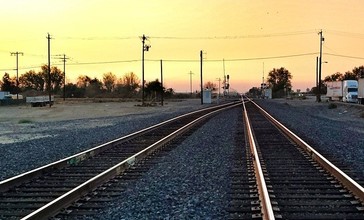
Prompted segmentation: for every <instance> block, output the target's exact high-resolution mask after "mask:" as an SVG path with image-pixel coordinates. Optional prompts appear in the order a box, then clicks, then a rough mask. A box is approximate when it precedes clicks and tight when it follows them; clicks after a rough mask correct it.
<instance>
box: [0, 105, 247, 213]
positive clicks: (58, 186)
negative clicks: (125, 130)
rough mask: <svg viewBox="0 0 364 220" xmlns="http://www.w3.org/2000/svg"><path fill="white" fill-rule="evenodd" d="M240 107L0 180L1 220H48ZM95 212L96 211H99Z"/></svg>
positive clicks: (168, 124) (201, 114)
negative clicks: (204, 124)
mask: <svg viewBox="0 0 364 220" xmlns="http://www.w3.org/2000/svg"><path fill="white" fill-rule="evenodd" d="M238 105H241V102H233V103H228V104H225V105H221V106H216V107H211V108H206V109H202V110H199V111H196V112H193V113H188V114H185V115H183V116H179V117H176V118H174V119H170V120H168V121H165V122H163V123H160V124H158V125H154V126H152V127H149V128H146V129H143V130H141V131H139V132H135V133H133V134H130V135H127V136H125V137H122V138H119V139H116V140H114V141H111V142H108V143H105V144H103V145H100V146H98V147H95V148H92V149H90V150H87V151H84V152H81V153H79V154H77V155H74V156H71V157H68V158H65V159H63V160H60V161H57V162H54V163H52V164H49V165H46V166H43V167H40V168H38V169H35V170H32V171H29V172H27V173H24V174H21V175H18V176H15V177H13V178H10V179H7V180H4V181H1V182H0V219H48V218H49V217H51V216H54V215H56V214H57V213H59V212H60V211H62V210H63V214H64V213H65V212H64V210H65V208H67V207H69V206H74V207H76V206H77V203H76V201H79V200H83V201H87V200H89V199H88V198H90V197H92V195H93V194H95V192H96V191H97V190H98V192H100V188H101V189H104V188H105V187H107V185H108V184H105V183H106V182H108V181H110V179H113V180H111V181H110V182H109V183H112V181H116V182H117V180H118V177H117V176H120V174H122V173H128V172H129V171H130V170H131V169H129V168H132V169H134V170H137V172H130V173H132V174H131V175H129V177H130V176H133V174H135V175H134V177H135V176H138V175H140V174H138V172H139V173H141V172H143V169H144V168H143V167H142V166H141V168H140V169H139V168H138V165H136V164H138V162H140V161H143V160H144V161H147V162H146V163H149V162H150V161H152V160H145V159H146V158H148V157H151V155H153V154H155V153H156V152H158V151H160V149H161V148H162V147H163V146H166V145H168V144H169V143H171V142H173V140H174V139H176V138H177V137H180V136H181V135H183V134H185V133H186V132H188V131H189V130H190V129H191V128H193V127H194V126H196V125H198V123H201V122H202V121H203V120H206V119H208V118H209V117H210V116H212V115H213V114H215V113H217V112H219V111H222V110H225V109H229V108H232V107H236V106H238ZM148 161H149V162H148ZM152 163H153V162H152ZM138 169H139V170H138ZM126 176H127V175H126ZM115 177H116V178H115ZM134 177H131V178H134ZM100 186H101V187H100ZM110 191H113V190H110ZM110 191H108V190H105V191H104V192H107V193H106V194H107V197H108V198H110V197H112V195H113V193H110ZM101 200H102V199H101ZM106 200H107V199H106ZM94 208H95V210H96V208H97V207H94ZM91 209H92V207H91ZM79 211H80V210H79ZM85 213H86V214H87V212H85ZM85 213H82V212H81V213H80V214H85Z"/></svg>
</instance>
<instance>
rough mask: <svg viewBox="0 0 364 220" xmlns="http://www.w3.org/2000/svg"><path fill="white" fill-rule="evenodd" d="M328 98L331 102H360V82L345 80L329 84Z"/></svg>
mask: <svg viewBox="0 0 364 220" xmlns="http://www.w3.org/2000/svg"><path fill="white" fill-rule="evenodd" d="M326 85H327V93H326V97H328V98H329V100H330V101H331V100H338V101H343V102H357V100H358V81H356V80H344V81H334V82H327V84H326Z"/></svg>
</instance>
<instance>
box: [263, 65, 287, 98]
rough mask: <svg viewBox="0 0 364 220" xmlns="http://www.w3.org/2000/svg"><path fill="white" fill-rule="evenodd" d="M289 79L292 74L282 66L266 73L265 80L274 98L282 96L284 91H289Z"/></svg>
mask: <svg viewBox="0 0 364 220" xmlns="http://www.w3.org/2000/svg"><path fill="white" fill-rule="evenodd" d="M291 79H292V74H291V73H290V72H289V71H288V70H287V69H285V68H284V67H281V68H279V69H275V68H274V69H273V70H271V71H270V72H269V73H268V78H267V82H268V84H269V87H270V88H272V96H273V97H274V98H276V97H283V96H284V95H285V93H287V92H289V91H291V89H292V84H291Z"/></svg>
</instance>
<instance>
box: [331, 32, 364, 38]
mask: <svg viewBox="0 0 364 220" xmlns="http://www.w3.org/2000/svg"><path fill="white" fill-rule="evenodd" d="M325 32H326V33H329V34H333V35H338V36H348V37H352V38H360V39H364V34H361V33H353V32H345V31H336V30H325Z"/></svg>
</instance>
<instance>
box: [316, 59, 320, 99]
mask: <svg viewBox="0 0 364 220" xmlns="http://www.w3.org/2000/svg"><path fill="white" fill-rule="evenodd" d="M318 65H319V57H316V102H319V99H320V91H319V82H318V79H319V76H318V75H319V74H318Z"/></svg>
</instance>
